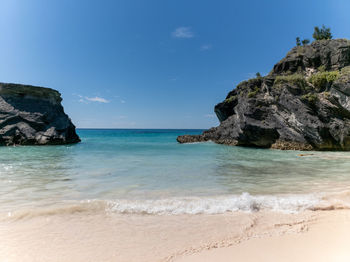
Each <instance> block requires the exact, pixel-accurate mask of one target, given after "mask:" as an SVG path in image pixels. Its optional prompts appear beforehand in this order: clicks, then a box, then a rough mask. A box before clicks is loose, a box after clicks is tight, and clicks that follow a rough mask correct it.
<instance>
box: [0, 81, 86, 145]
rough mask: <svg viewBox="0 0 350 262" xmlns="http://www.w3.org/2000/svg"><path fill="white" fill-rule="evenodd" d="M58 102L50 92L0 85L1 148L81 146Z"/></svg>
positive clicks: (51, 90) (34, 88)
mask: <svg viewBox="0 0 350 262" xmlns="http://www.w3.org/2000/svg"><path fill="white" fill-rule="evenodd" d="M61 101H62V98H61V94H60V93H59V92H58V91H56V90H53V89H50V88H43V87H37V86H29V85H19V84H5V83H0V145H59V144H71V143H77V142H80V139H79V136H78V135H77V134H76V132H75V126H74V125H73V124H72V122H71V120H70V119H69V117H68V116H67V115H66V114H65V113H64V110H63V107H62V105H61Z"/></svg>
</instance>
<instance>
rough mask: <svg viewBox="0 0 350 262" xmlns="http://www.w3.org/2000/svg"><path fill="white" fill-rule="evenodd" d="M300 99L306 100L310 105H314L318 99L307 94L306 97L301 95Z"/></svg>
mask: <svg viewBox="0 0 350 262" xmlns="http://www.w3.org/2000/svg"><path fill="white" fill-rule="evenodd" d="M301 99H303V100H307V101H309V103H311V104H315V103H316V101H317V99H318V97H317V95H316V94H313V93H308V94H306V95H303V96H302V97H301Z"/></svg>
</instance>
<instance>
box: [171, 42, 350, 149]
mask: <svg viewBox="0 0 350 262" xmlns="http://www.w3.org/2000/svg"><path fill="white" fill-rule="evenodd" d="M315 79H316V80H315ZM214 111H215V113H216V115H217V117H218V118H219V120H220V126H218V127H214V128H211V129H209V130H207V131H205V132H204V133H203V134H202V135H196V136H181V137H178V139H177V140H178V142H180V143H186V142H198V141H208V140H212V141H214V142H216V143H220V144H228V145H238V146H252V147H262V148H276V149H294V150H350V41H349V40H345V39H336V40H322V41H316V42H314V43H312V44H311V45H307V46H302V47H295V48H293V49H292V50H291V51H290V52H289V53H288V54H287V56H286V57H285V58H283V59H282V60H281V61H280V62H278V63H277V64H276V65H275V66H274V68H273V70H272V71H271V73H270V74H269V75H267V76H265V77H259V78H255V79H250V80H248V81H244V82H242V83H240V84H239V85H238V86H237V88H236V89H234V90H233V91H231V92H230V93H229V94H228V95H227V97H226V99H225V100H224V101H223V102H221V103H219V104H217V105H216V106H215V109H214Z"/></svg>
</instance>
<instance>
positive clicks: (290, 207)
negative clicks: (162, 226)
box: [109, 193, 324, 215]
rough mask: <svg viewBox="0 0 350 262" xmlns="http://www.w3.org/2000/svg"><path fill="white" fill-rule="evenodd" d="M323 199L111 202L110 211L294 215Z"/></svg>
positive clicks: (248, 197)
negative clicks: (265, 212) (259, 212)
mask: <svg viewBox="0 0 350 262" xmlns="http://www.w3.org/2000/svg"><path fill="white" fill-rule="evenodd" d="M322 202H324V201H323V200H322V198H321V197H320V196H316V195H291V196H253V195H250V194H248V193H243V194H241V195H234V196H224V197H211V198H209V197H201V198H200V197H188V198H168V199H160V200H132V201H131V200H117V201H109V207H110V211H113V212H118V213H134V214H159V215H163V214H173V215H177V214H221V213H225V212H237V211H244V212H256V211H261V210H270V211H276V212H287V213H294V212H300V211H304V210H314V209H316V208H317V206H318V205H320V204H321V203H322Z"/></svg>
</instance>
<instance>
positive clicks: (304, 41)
mask: <svg viewBox="0 0 350 262" xmlns="http://www.w3.org/2000/svg"><path fill="white" fill-rule="evenodd" d="M301 43H302V44H303V45H307V44H309V43H310V40H309V39H304V40H303V41H301Z"/></svg>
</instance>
